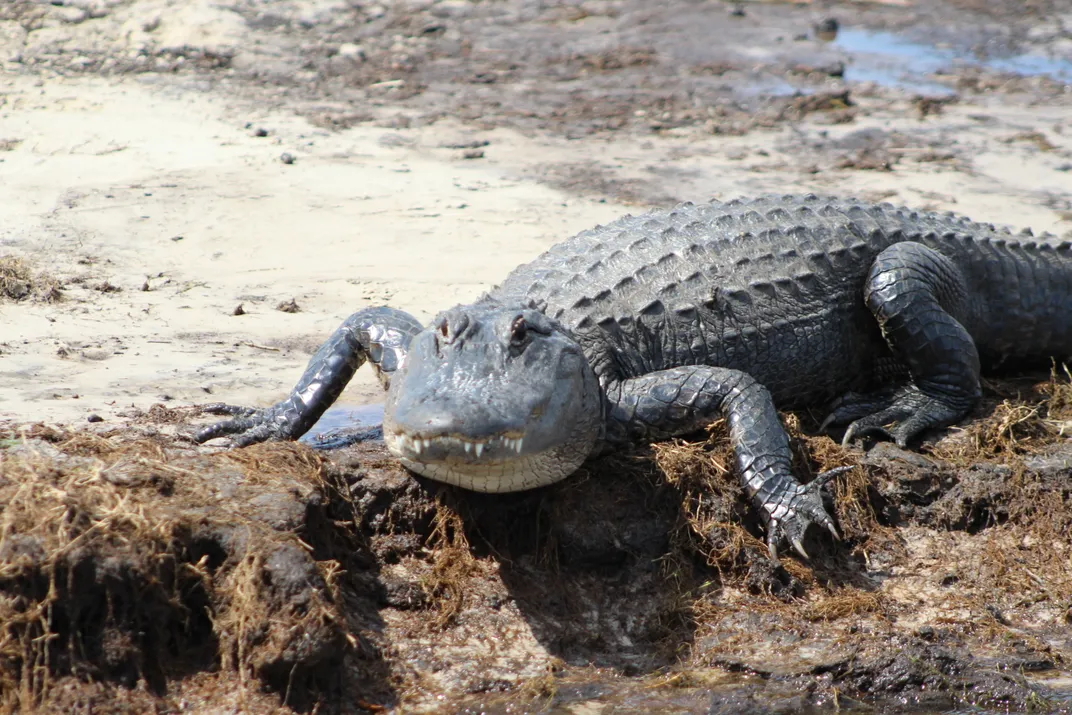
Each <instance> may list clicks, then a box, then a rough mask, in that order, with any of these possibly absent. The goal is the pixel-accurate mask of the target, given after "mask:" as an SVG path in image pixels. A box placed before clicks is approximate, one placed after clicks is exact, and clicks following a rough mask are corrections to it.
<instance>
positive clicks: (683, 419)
mask: <svg viewBox="0 0 1072 715" xmlns="http://www.w3.org/2000/svg"><path fill="white" fill-rule="evenodd" d="M607 397H608V399H609V400H610V414H609V420H608V434H607V440H608V442H610V443H612V444H613V443H616V442H622V443H626V444H628V443H633V442H636V441H638V440H640V439H645V440H650V439H659V438H663V437H669V436H673V435H677V434H683V433H686V432H691V431H694V430H697V429H700V428H702V427H704V426H705V425H707V424H709V423H711V422H712V421H714V420H715V419H717V418H718V417H720V416H725V417H726V418H727V420H728V421H729V425H730V441H731V443H732V444H733V449H734V454H735V456H736V460H737V468H738V471H739V473H740V478H741V484H742V485H743V486H744V488H745V491H746V492H747V493H748V495H749V496H750V497H751V498H752V501H753V503H754V504H755V506H756V508H757V510H758V511H759V513H760V516H761V517H762V519H763V522H764V524H765V525H766V527H767V546H768V548H769V549H770V553H771V557H772V558H775V559H777V558H778V550H777V546H778V543H779V542H780V541H781V540H782V538H785V539H787V540H788V541H789V543H790V544H792V545H793V548H795V549H796V550H797V551H798V552H799V553H800V554H801V556H804V557H805V558H807V556H808V555H807V553H805V551H804V547H803V545H802V542H803V539H804V532H805V530H807V528H808V525H809V524H820V525H822V526H823V527H825V528H826V529H828V530H829V531H830V533H832V534H833V535H834V536H835V537H837V529H835V528H834V522H833V521H832V520H831V519H830V516H829V515H828V514H827V513H826V510H825V509H824V508H823V502H822V495H821V494H820V490H821V489H822V487H823V485H824V484H826V483H827V482H829V481H830V480H831V479H833V478H834V477H835V476H837V475H838V474H840V473H842V472H844V471H846V470H847V469H849V468H848V467H838V468H837V469H831V470H830V471H828V472H824V473H823V474H820V475H819V476H817V477H816V478H815V479H813V480H812V481H811V482H809V483H808V484H807V485H802V484H801V483H800V482H798V481H797V480H796V479H795V478H794V477H793V472H792V469H791V466H792V458H791V454H790V451H789V437H788V436H787V435H786V433H785V429H783V427H782V423H781V420H779V419H778V412H777V410H775V409H774V402H773V401H772V400H771V396H770V393H769V392H768V391H767V388H765V387H764V386H763V385H761V384H760V383H758V382H757V381H756V380H755V379H754V378H753V377H752V376H751V375H748V374H747V373H744V372H741V371H739V370H731V369H728V368H721V367H710V366H707V365H690V366H686V367H676V368H671V369H669V370H660V371H658V372H653V373H649V374H647V375H643V376H641V377H636V378H632V379H629V380H623V381H622V382H620V383H618V384H616V385H613V386H610V387H608V389H607Z"/></svg>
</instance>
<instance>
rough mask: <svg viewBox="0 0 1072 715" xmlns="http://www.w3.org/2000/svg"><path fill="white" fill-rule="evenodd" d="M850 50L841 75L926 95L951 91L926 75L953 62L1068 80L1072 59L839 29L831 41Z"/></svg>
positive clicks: (848, 79)
mask: <svg viewBox="0 0 1072 715" xmlns="http://www.w3.org/2000/svg"><path fill="white" fill-rule="evenodd" d="M831 44H832V45H833V46H834V47H837V48H839V49H841V50H844V51H845V52H846V53H848V54H850V55H851V60H850V62H849V63H848V66H847V67H846V68H845V79H846V80H847V81H852V82H875V83H877V84H881V85H884V86H888V87H900V88H902V89H907V90H910V91H915V92H924V93H927V94H953V93H954V92H953V90H952V89H951V88H949V87H946V86H945V85H942V84H940V83H938V82H934V81H930V80H928V77H929V76H930V75H933V74H934V73H935V72H938V71H939V70H943V69H950V68H954V67H970V66H975V67H985V68H988V69H992V70H996V71H999V72H1010V73H1015V74H1020V75H1025V76H1032V77H1033V76H1047V77H1050V78H1052V79H1055V80H1058V81H1063V82H1072V60H1066V59H1056V58H1051V57H1043V56H1041V55H1032V54H1021V55H1009V56H1005V57H999V56H994V57H988V58H985V59H980V58H978V57H975V56H973V55H970V54H965V53H962V52H958V51H956V50H953V49H949V48H941V47H935V46H933V45H928V44H923V43H919V42H912V41H910V40H906V39H905V38H903V37H900V36H899V35H895V34H893V33H892V32H877V31H874V32H873V31H871V30H859V29H842V30H841V31H839V32H838V33H837V37H836V38H835V39H834V40H833V42H832V43H831Z"/></svg>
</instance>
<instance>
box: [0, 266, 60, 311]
mask: <svg viewBox="0 0 1072 715" xmlns="http://www.w3.org/2000/svg"><path fill="white" fill-rule="evenodd" d="M62 291H63V287H62V285H61V284H60V282H59V281H58V280H56V279H55V278H53V277H52V276H50V275H48V274H46V273H40V272H36V273H35V272H34V271H33V270H32V269H31V268H30V265H29V264H28V263H27V262H26V261H25V260H23V259H21V258H17V257H15V256H0V300H12V301H16V302H17V301H22V300H34V301H37V302H40V303H54V302H56V301H58V300H61V299H62V298H63V292H62Z"/></svg>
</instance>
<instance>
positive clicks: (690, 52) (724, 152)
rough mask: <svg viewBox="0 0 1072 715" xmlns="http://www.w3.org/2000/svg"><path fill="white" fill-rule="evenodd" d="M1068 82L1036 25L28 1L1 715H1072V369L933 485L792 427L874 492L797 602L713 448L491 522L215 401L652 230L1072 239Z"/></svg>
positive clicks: (1, 599)
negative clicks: (943, 228) (698, 213)
mask: <svg viewBox="0 0 1072 715" xmlns="http://www.w3.org/2000/svg"><path fill="white" fill-rule="evenodd" d="M828 18H836V19H837V20H838V21H839V23H840V31H839V32H838V33H837V37H836V38H833V39H830V38H829V37H828V35H829V34H830V33H829V30H830V24H829V23H824V22H823V21H824V20H826V19H828ZM820 35H822V37H820ZM824 37H825V38H826V39H823V38H824ZM1069 56H1072V5H1070V4H1069V3H1067V2H1056V1H1055V2H1045V1H1041V0H1040V1H1038V2H1029V3H1020V4H1017V5H1016V6H1015V8H1014V7H1013V6H1012V4H1010V3H1004V2H997V1H994V2H987V1H986V0H951V1H949V2H936V3H916V4H912V3H909V2H898V3H824V4H783V3H757V2H746V3H739V4H731V3H719V2H684V1H682V0H677V1H675V2H668V3H658V4H656V3H650V2H642V1H641V0H634V1H632V2H630V1H629V0H622V1H621V2H611V1H609V0H608V1H584V2H519V1H516V0H502V1H497V2H468V1H466V0H442V1H441V2H426V1H419V2H382V3H357V2H343V1H341V0H291V1H281V0H280V1H267V0H265V1H258V2H254V1H252V0H238V1H237V2H233V3H227V4H223V3H214V2H208V1H207V0H205V1H199V2H178V1H172V0H65V1H64V2H58V3H54V4H45V3H36V2H25V1H21V0H14V1H12V2H7V3H5V4H3V5H0V62H2V63H3V65H2V69H3V74H2V75H0V79H2V80H3V83H4V84H3V86H2V87H0V187H2V188H0V192H3V193H2V194H0V197H2V199H3V200H2V201H0V224H2V225H0V326H2V331H3V332H0V419H2V420H4V422H2V423H0V425H2V430H0V431H2V434H0V710H4V711H33V710H34V709H39V710H41V711H91V712H145V711H157V712H190V711H193V712H232V711H257V712H261V711H264V712H270V711H277V710H278V711H282V712H291V711H300V712H311V711H316V712H354V711H362V710H364V711H369V712H375V711H382V710H385V709H392V708H394V709H399V710H406V711H409V710H418V711H419V710H424V711H455V712H457V711H464V712H522V711H552V712H595V711H599V710H602V709H610V710H613V711H615V712H647V711H651V710H664V711H677V712H727V713H728V712H741V711H749V712H771V713H775V712H776V713H795V712H824V711H834V710H837V709H841V710H849V711H859V712H874V711H879V712H883V711H890V712H895V711H897V712H899V711H906V710H909V711H920V712H934V711H951V710H953V711H964V712H977V711H984V712H988V711H1000V712H1006V711H1010V710H1011V711H1028V710H1030V711H1052V712H1064V711H1069V710H1072V666H1070V665H1069V661H1070V659H1072V536H1070V533H1072V444H1070V443H1069V441H1068V439H1067V437H1066V435H1067V434H1069V433H1070V430H1072V387H1070V386H1069V382H1070V380H1069V376H1068V374H1067V372H1066V371H1064V370H1063V369H1062V367H1061V366H1060V365H1055V366H1054V370H1053V373H1052V374H1051V375H1047V374H1046V373H1045V372H1043V373H1040V374H1037V375H1033V376H1027V377H1021V378H1018V379H1010V378H1008V377H1007V376H1006V377H1005V378H1002V379H998V378H993V379H991V380H989V381H988V382H987V384H986V385H985V391H986V398H985V400H984V401H983V403H982V404H981V405H980V406H979V407H978V409H977V410H976V411H975V413H973V415H972V416H971V418H970V419H968V420H966V421H965V422H964V423H963V424H962V425H960V426H958V427H956V428H953V429H950V430H948V431H945V432H942V433H939V434H934V435H930V436H929V437H928V439H927V440H926V441H925V443H924V444H923V445H922V446H921V447H920V449H919V450H914V451H903V450H900V449H897V448H895V447H893V446H891V445H888V444H869V445H866V447H868V449H867V451H863V450H860V449H851V450H844V449H842V448H841V447H839V446H837V443H836V442H835V441H833V440H831V439H830V437H828V436H825V435H819V434H818V433H817V431H816V427H817V424H816V421H815V419H814V418H815V417H816V416H817V415H811V414H791V415H786V418H785V419H786V423H787V426H788V427H789V428H790V430H791V432H792V434H793V435H794V448H795V450H796V456H797V470H798V473H799V474H800V475H801V476H807V475H809V474H814V473H816V472H817V471H819V470H821V469H825V468H829V467H831V466H835V465H840V464H854V465H859V466H858V467H857V468H856V469H854V470H853V471H852V472H850V473H849V474H848V475H846V476H845V477H844V478H841V479H839V481H838V485H837V487H836V489H835V491H834V493H833V494H832V495H831V503H830V504H829V505H828V506H829V508H830V509H831V511H832V513H836V518H837V522H838V526H839V529H840V530H841V533H842V535H843V540H842V541H840V542H837V543H835V542H832V541H831V540H830V539H828V538H826V537H820V536H818V535H813V537H812V539H811V540H809V541H808V542H807V543H806V546H807V548H808V551H809V553H811V554H812V560H811V561H810V562H803V561H800V560H798V559H795V558H792V557H786V558H785V559H783V561H782V562H781V563H780V564H776V563H774V562H772V561H771V560H770V559H769V558H768V557H767V555H766V551H765V549H764V547H763V545H762V542H761V540H760V539H761V530H760V528H759V525H758V523H757V522H756V520H755V517H754V514H753V513H752V511H751V509H750V507H749V506H748V504H747V503H746V501H745V500H744V499H743V498H742V496H741V494H740V490H739V489H738V488H737V486H736V478H735V476H734V474H733V473H732V471H728V466H727V465H729V464H730V461H729V460H728V459H727V445H726V442H725V434H724V431H723V429H722V426H721V425H719V424H716V425H713V426H712V428H711V430H710V432H709V433H708V434H699V435H693V436H691V437H690V438H689V439H688V440H680V441H673V442H669V443H664V444H658V445H654V446H652V447H650V448H642V449H638V450H637V451H636V452H635V453H633V454H628V455H621V456H616V457H613V458H607V459H603V460H598V461H593V462H592V463H590V464H588V465H586V467H585V468H584V470H582V472H581V473H579V474H577V475H575V476H573V477H571V478H570V479H568V480H566V481H565V482H563V483H561V484H559V485H556V486H553V487H550V488H545V489H541V490H536V491H533V492H530V493H524V494H518V495H505V496H488V495H479V494H472V493H467V492H464V491H460V490H456V489H452V488H447V487H443V486H440V485H437V484H434V483H431V482H428V481H425V480H422V479H420V478H417V477H414V476H413V475H410V474H408V473H406V472H405V471H403V470H402V469H401V468H400V467H399V466H398V465H397V464H395V463H394V462H393V461H392V460H391V459H390V457H389V456H388V455H387V454H386V452H385V451H384V449H383V446H382V443H380V442H378V441H376V439H375V430H374V429H372V430H370V431H369V433H368V434H367V435H366V436H368V437H370V438H371V439H369V440H367V441H365V442H364V443H361V444H358V445H356V446H349V447H342V448H328V447H329V446H330V445H331V441H330V440H325V441H321V442H317V441H316V440H313V441H312V442H311V444H312V445H313V446H310V445H309V444H272V445H260V446H254V447H250V448H247V449H241V450H233V451H228V450H225V449H221V448H218V447H198V446H195V445H194V444H192V443H191V442H190V440H189V434H190V433H191V431H192V429H193V425H194V424H197V423H200V422H203V421H204V418H203V417H202V416H200V415H199V414H198V410H197V409H196V407H191V406H188V405H195V404H196V403H198V402H203V401H207V400H216V399H224V400H227V401H229V402H239V403H249V404H265V403H268V402H271V401H273V400H274V399H278V398H279V397H281V396H282V395H283V394H284V393H285V390H286V389H287V388H288V387H289V386H290V384H291V383H292V382H293V380H294V379H295V377H296V375H297V374H298V372H299V371H300V368H301V366H302V364H303V363H304V362H305V360H306V359H307V358H308V356H309V354H310V352H311V350H312V349H313V348H314V347H315V345H316V343H317V341H318V340H319V339H322V338H323V337H324V336H325V335H326V334H327V333H328V331H330V330H331V329H332V328H333V327H334V326H335V325H336V324H337V323H338V322H339V320H341V319H342V318H343V317H344V316H345V315H346V314H347V313H348V312H349V311H351V310H354V309H356V308H359V307H361V306H363V305H367V304H370V303H382V302H390V303H391V304H393V305H396V306H397V307H400V308H404V309H407V310H411V311H413V312H414V313H415V314H417V315H419V316H421V317H428V316H430V315H432V314H434V313H435V312H436V311H438V310H440V309H442V308H444V307H446V306H448V305H450V304H452V303H455V302H459V301H467V300H471V299H472V298H474V297H475V296H476V295H477V294H479V292H480V291H481V290H482V289H485V288H487V287H488V286H490V285H492V284H494V283H495V282H496V281H497V280H498V279H500V278H501V277H502V276H503V275H505V273H506V272H507V271H508V270H509V269H510V268H512V267H513V266H514V265H516V264H517V263H519V262H521V261H524V260H528V259H529V258H531V257H533V256H534V255H536V254H537V253H538V252H539V251H540V250H543V249H544V248H546V246H548V245H550V243H552V242H554V241H555V240H559V239H561V238H564V237H565V236H568V235H570V234H571V233H573V232H576V231H578V230H581V229H583V228H586V227H588V226H589V225H591V224H593V223H596V222H600V221H606V220H609V219H611V218H613V217H615V216H617V215H620V214H621V213H624V212H625V211H628V210H634V211H636V210H638V209H642V208H643V207H646V206H649V205H655V204H665V203H668V202H673V201H677V200H694V201H696V200H703V199H706V198H709V197H711V196H716V197H720V198H723V197H727V198H728V197H731V196H735V195H740V194H754V193H760V192H769V191H776V192H787V191H815V192H830V193H839V194H855V195H858V196H861V197H862V198H865V199H868V200H890V201H894V202H898V203H906V204H909V205H912V206H914V207H917V208H933V209H943V210H945V209H952V210H956V211H958V212H962V213H965V214H967V215H969V216H971V217H973V218H975V219H978V220H986V221H994V222H996V223H1002V224H1014V225H1016V226H1025V225H1029V226H1032V227H1033V228H1035V229H1036V230H1049V231H1053V232H1055V233H1058V234H1066V233H1068V232H1069V230H1070V229H1072V203H1070V202H1072V171H1070V170H1072V135H1070V132H1072V129H1070V128H1069V126H1070V122H1069V118H1070V115H1072V106H1070V105H1072V90H1070V86H1072V85H1070V82H1072V66H1069V63H1068V62H1067V59H1066V58H1067V57H1069ZM239 306H241V310H239V309H238V307H239ZM374 394H375V393H374V388H373V387H372V383H371V382H370V381H369V380H367V376H363V377H362V378H361V379H359V380H358V381H357V384H356V386H355V387H354V388H353V389H351V390H350V391H349V392H348V394H347V396H346V399H347V400H348V401H349V402H350V403H362V402H368V401H371V400H374V399H375V398H374ZM157 403H162V404H157ZM87 418H88V422H87Z"/></svg>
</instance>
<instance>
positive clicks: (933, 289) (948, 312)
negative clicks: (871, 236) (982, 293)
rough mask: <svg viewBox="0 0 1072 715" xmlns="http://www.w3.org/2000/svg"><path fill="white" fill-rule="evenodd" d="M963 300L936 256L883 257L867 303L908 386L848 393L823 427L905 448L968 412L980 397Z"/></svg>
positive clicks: (948, 267)
mask: <svg viewBox="0 0 1072 715" xmlns="http://www.w3.org/2000/svg"><path fill="white" fill-rule="evenodd" d="M967 296H968V291H967V286H966V284H965V281H964V277H963V275H962V274H961V272H960V270H959V269H958V268H957V266H956V264H954V263H953V262H952V261H951V260H949V259H948V258H946V257H945V256H943V255H942V254H940V253H938V252H937V251H934V250H932V249H930V248H927V247H926V246H923V245H921V244H918V243H913V242H905V243H897V244H894V245H892V246H890V247H889V248H887V249H886V250H885V251H883V252H882V253H880V254H879V255H878V257H877V258H876V259H875V262H874V263H873V264H872V266H871V270H870V272H869V273H868V276H867V283H866V285H865V287H864V300H865V302H866V303H867V307H868V308H869V309H870V310H871V312H872V314H874V316H875V319H876V320H877V321H878V324H879V326H880V327H881V328H882V334H883V336H884V337H885V338H886V342H887V343H889V345H890V348H891V349H892V350H893V352H894V355H896V356H897V358H898V359H899V360H900V361H901V362H903V363H904V364H905V365H907V367H908V372H909V374H910V376H911V380H910V381H909V382H908V383H907V384H906V385H904V386H902V387H900V388H898V389H895V390H884V391H880V392H877V393H872V394H870V395H854V394H850V395H846V396H845V397H844V398H842V400H840V401H839V404H836V405H835V407H834V411H833V412H832V413H831V414H830V416H829V417H827V419H826V420H825V421H824V423H823V424H824V426H825V425H828V424H844V423H846V422H850V423H851V424H849V427H848V429H847V430H846V431H845V438H844V443H846V444H847V443H849V442H851V441H852V440H853V438H855V437H859V436H862V435H865V434H869V433H876V432H877V433H880V434H885V435H887V436H888V437H890V438H892V439H893V440H894V441H896V442H897V444H898V445H900V446H902V447H903V446H905V444H906V443H907V442H908V441H909V440H910V439H912V438H913V437H915V436H916V435H918V434H919V433H920V432H922V431H923V430H925V429H927V428H929V427H941V426H944V425H948V424H951V423H953V422H955V421H956V420H958V419H960V418H961V417H963V416H964V415H965V414H967V413H968V411H969V410H970V409H971V407H972V405H974V404H975V402H976V401H977V400H978V399H979V395H980V389H979V353H978V351H977V350H976V347H975V342H974V341H973V340H972V337H971V335H969V334H968V331H967V330H966V329H965V328H964V325H963V324H962V321H965V320H967V319H968V318H969V316H968V313H967V310H968V308H967V305H968V300H967Z"/></svg>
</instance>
